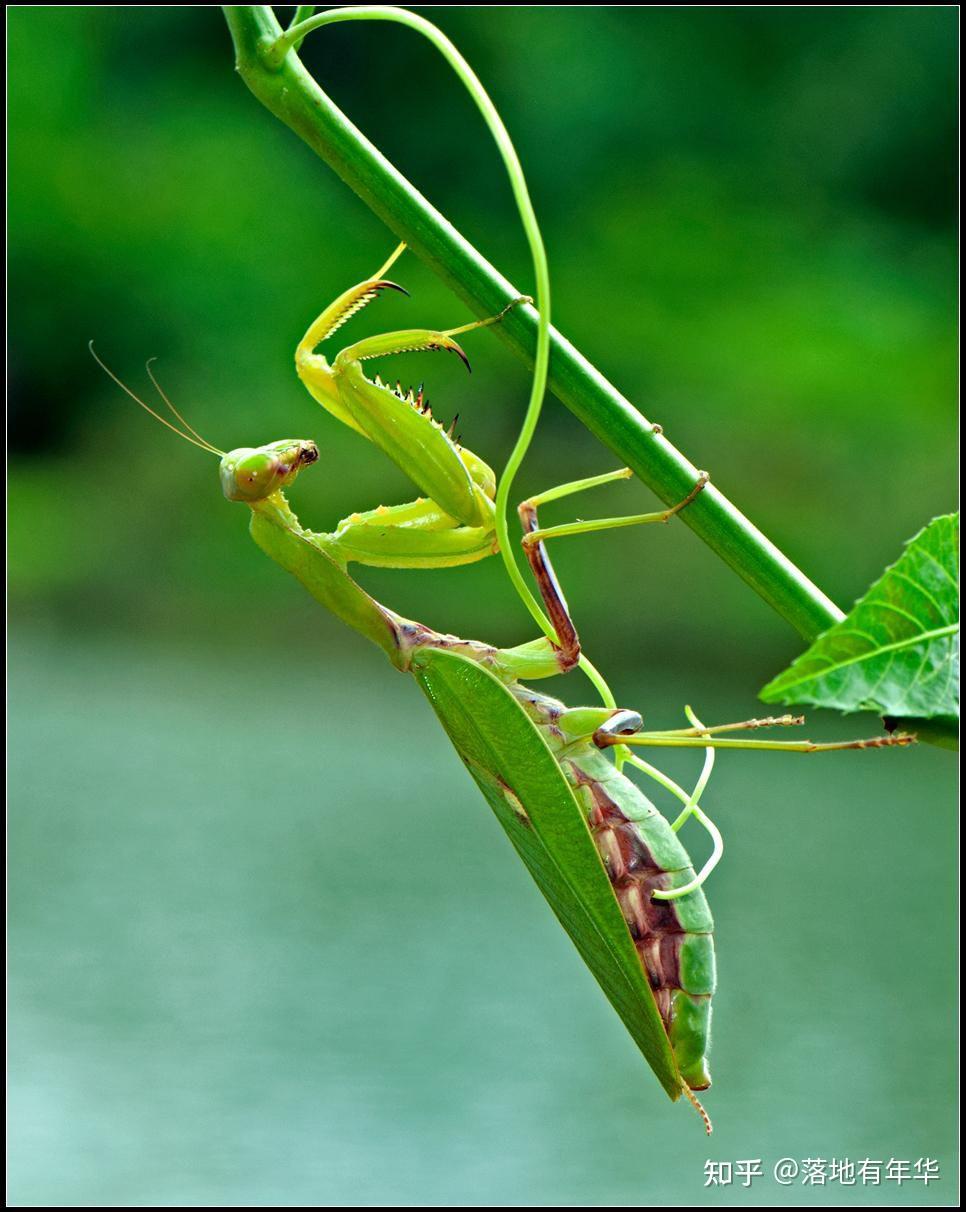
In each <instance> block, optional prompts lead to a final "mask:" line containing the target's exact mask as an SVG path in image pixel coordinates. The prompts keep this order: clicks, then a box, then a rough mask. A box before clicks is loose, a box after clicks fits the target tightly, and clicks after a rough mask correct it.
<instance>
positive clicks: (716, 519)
mask: <svg viewBox="0 0 966 1212" xmlns="http://www.w3.org/2000/svg"><path fill="white" fill-rule="evenodd" d="M225 16H226V19H227V21H228V26H229V28H230V30H231V34H232V38H233V41H234V44H235V57H236V67H237V70H238V72H239V74H240V75H241V77H242V79H243V80H244V81H245V83H246V84H247V85H248V87H249V88H250V89H251V91H252V92H253V93H254V95H255V96H256V97H257V98H258V99H259V100H260V101H261V102H262V103H263V104H264V105H265V106H266V107H267V108H268V109H269V110H270V111H271V112H272V113H273V114H274V115H275V116H276V117H277V118H279V119H281V121H283V122H284V123H285V124H286V125H287V126H289V127H291V128H292V130H293V131H295V133H296V134H297V135H299V136H300V137H301V138H302V139H303V140H304V141H305V142H306V143H307V144H308V145H309V147H311V148H312V150H313V151H315V152H316V153H317V154H318V155H319V156H320V157H321V158H322V159H323V160H324V161H325V162H326V163H327V164H328V165H329V166H330V167H331V168H332V169H333V170H334V171H335V172H336V173H337V174H338V176H340V177H341V178H342V180H343V181H345V183H346V184H347V185H349V186H350V187H351V188H352V189H353V190H354V191H355V193H357V194H358V195H359V197H360V198H361V199H362V200H363V201H364V202H365V203H366V205H367V206H369V208H370V209H371V210H372V211H373V212H374V213H375V214H376V215H377V216H378V217H379V218H380V219H381V220H382V221H383V222H384V223H385V224H386V226H387V227H388V228H389V229H390V230H391V231H392V232H394V233H395V235H396V236H397V237H398V238H399V239H400V240H404V241H405V242H406V243H407V244H408V245H409V246H410V248H412V249H413V251H414V252H415V253H416V254H417V256H419V258H420V259H421V260H422V261H424V262H425V263H426V264H427V265H429V266H430V268H431V269H433V270H434V271H435V272H436V273H437V274H438V275H439V277H440V278H441V279H442V280H443V281H444V282H445V283H446V284H447V285H448V286H449V287H450V288H451V289H452V290H453V292H454V293H455V294H456V295H458V296H459V297H460V298H461V299H463V300H464V302H465V303H466V304H467V306H468V307H469V308H470V309H471V310H472V311H473V312H474V313H475V314H476V315H477V316H479V317H483V316H487V315H492V314H494V313H495V312H498V311H500V309H501V308H502V307H503V305H504V304H505V303H506V302H507V300H508V299H509V298H513V297H515V296H517V295H519V294H520V293H521V292H520V291H518V290H517V289H516V288H515V287H514V286H512V285H511V284H510V283H509V282H508V281H507V280H506V279H505V278H503V277H502V276H501V275H500V274H499V273H498V272H497V271H496V270H495V269H494V268H493V266H492V265H490V264H489V263H488V262H487V261H486V260H485V258H484V257H482V256H481V255H480V253H478V252H477V251H476V249H474V248H473V247H472V245H471V244H470V243H469V242H468V241H467V240H466V239H464V237H463V236H462V235H461V234H460V233H459V232H458V231H457V230H456V228H454V227H453V225H452V224H451V223H450V222H449V221H448V220H447V219H445V218H444V217H443V216H442V215H441V214H440V213H439V212H438V211H437V210H435V209H434V208H433V207H432V206H431V205H430V203H429V202H428V201H427V200H426V199H425V198H424V197H423V196H422V194H420V193H419V191H418V190H417V189H416V188H415V187H414V186H413V185H411V184H410V183H409V182H408V181H407V180H406V179H405V177H403V176H402V174H401V173H400V172H399V171H398V170H397V169H396V168H395V167H394V166H393V165H392V164H390V162H389V161H388V160H387V159H386V158H385V156H383V155H382V153H381V152H380V151H379V150H378V149H377V148H376V147H375V146H373V144H372V143H370V142H369V140H368V139H367V138H366V137H365V136H364V135H363V134H362V132H361V131H359V130H358V129H357V128H356V127H355V126H353V124H352V123H351V122H350V121H349V119H348V118H347V117H346V116H345V114H343V113H342V112H341V110H339V109H338V107H337V106H335V105H334V104H333V103H332V101H331V100H330V99H329V98H328V97H327V96H326V94H325V93H324V92H323V91H322V90H321V89H320V88H319V86H318V84H317V83H316V82H315V80H314V79H313V78H312V76H311V75H309V73H308V72H307V71H306V70H305V68H304V67H303V66H302V64H301V62H300V61H299V59H298V56H297V54H296V53H295V51H294V50H290V51H289V52H288V53H287V54H286V55H285V56H284V57H283V58H281V61H280V62H277V61H276V58H275V57H273V53H272V50H273V47H274V46H275V44H276V42H277V40H278V38H279V37H280V36H281V35H282V33H283V30H282V28H281V26H280V25H279V24H278V22H277V20H276V19H275V15H274V13H273V11H272V9H271V8H270V7H268V6H267V5H229V6H226V7H225ZM276 55H277V52H276ZM495 331H496V332H497V334H498V335H499V336H500V337H501V338H502V339H503V340H505V341H506V342H507V343H508V344H509V345H510V347H511V348H512V349H513V350H514V351H515V352H516V353H517V354H518V355H519V356H520V357H522V358H523V360H524V361H525V362H527V363H528V364H530V365H532V362H533V357H534V350H535V347H536V340H537V320H536V316H535V314H534V312H533V311H532V309H530V308H514V310H513V311H512V312H510V313H508V314H507V316H506V317H505V319H504V321H503V323H501V324H500V325H499V326H498V327H497V328H496V329H495ZM549 386H550V390H551V391H552V392H553V394H554V395H555V396H556V397H557V398H558V399H559V400H561V402H562V403H563V404H565V405H566V406H567V407H568V408H569V409H570V411H571V412H573V414H574V415H575V416H576V417H577V418H578V419H579V420H580V421H581V422H582V423H583V424H584V425H585V426H586V427H587V428H588V429H589V430H590V431H591V433H593V434H594V435H595V436H596V437H597V438H599V439H600V440H601V441H602V442H603V443H604V444H605V445H606V446H608V447H609V448H610V449H611V450H612V451H613V452H614V453H615V454H616V455H617V456H618V458H620V459H621V460H623V462H625V463H626V464H627V465H628V466H629V467H630V468H631V469H632V470H633V471H634V473H635V474H636V475H637V476H638V477H639V478H640V479H641V480H642V481H643V482H644V483H645V484H646V485H647V486H648V487H649V488H650V489H652V491H653V492H655V493H656V495H657V496H658V497H659V498H660V499H661V500H662V501H664V502H665V503H667V504H669V505H670V504H673V503H674V502H675V501H679V500H680V499H681V498H682V497H684V496H685V495H686V494H687V492H688V491H689V489H690V488H691V487H692V485H693V484H694V482H695V479H696V478H697V475H698V469H697V468H696V467H695V466H694V465H693V464H692V463H691V462H690V461H689V460H688V459H687V458H685V456H684V455H683V454H681V452H680V451H678V450H677V449H675V447H674V446H673V445H672V444H671V443H670V442H669V441H668V440H667V439H666V438H665V437H664V436H663V435H662V434H661V433H660V432H659V431H658V430H656V429H655V428H654V426H653V425H651V423H650V422H648V421H647V420H646V419H645V418H644V417H643V416H642V415H641V413H640V412H638V410H637V409H636V408H635V407H634V406H633V405H632V404H631V403H630V402H629V401H628V400H626V399H625V398H624V397H623V396H622V395H621V394H620V392H618V391H617V389H616V388H615V387H614V386H612V385H611V384H610V383H609V382H608V381H607V380H606V379H605V378H604V376H603V375H602V374H601V373H600V372H599V371H598V370H596V369H595V368H594V367H593V366H592V365H591V364H590V362H588V361H587V359H586V358H584V357H583V356H582V355H581V354H580V353H579V352H578V351H577V350H576V349H575V348H574V347H573V346H572V345H571V344H570V343H569V342H568V341H567V340H566V339H565V338H564V337H563V336H561V335H560V333H559V332H557V331H556V330H555V329H553V330H552V331H551V353H550V379H549ZM712 470H713V469H712ZM681 520H682V521H683V522H685V523H686V525H688V526H689V527H690V528H691V529H692V530H693V531H694V532H695V534H697V535H698V536H699V538H701V539H702V540H703V541H704V542H705V543H707V545H708V546H709V547H710V548H711V549H712V550H713V551H714V552H715V553H716V554H717V555H719V556H720V557H721V559H722V560H724V561H725V563H726V564H728V565H729V567H731V568H732V569H733V570H734V571H735V572H737V573H738V575H739V576H740V577H741V578H742V579H743V580H744V581H746V582H747V583H748V584H749V585H750V586H751V587H752V588H753V589H754V590H755V591H756V593H758V594H759V595H760V596H761V597H762V598H763V599H764V600H765V601H766V602H767V603H768V604H769V605H770V606H771V607H772V608H773V609H774V610H775V611H777V613H778V614H779V615H781V616H782V618H784V619H785V620H787V622H789V623H790V624H791V625H792V626H793V627H794V628H795V629H796V630H797V631H798V632H799V633H800V634H801V635H802V636H804V637H805V638H806V639H808V640H811V639H814V638H815V637H816V636H817V635H818V634H819V633H820V632H822V631H824V630H825V629H826V628H828V627H830V626H831V625H832V624H833V623H836V622H838V620H839V619H841V618H842V617H843V615H842V612H841V611H840V610H839V609H838V608H837V607H836V606H835V605H834V603H833V602H831V601H830V600H829V599H828V598H827V597H826V596H825V594H823V593H822V591H821V590H820V589H818V588H817V586H815V585H814V584H812V582H811V581H810V580H809V579H808V577H806V576H805V574H804V573H803V572H802V571H801V570H800V569H798V568H797V567H796V566H795V565H794V564H793V563H792V562H791V560H789V559H788V558H787V557H786V556H785V555H784V554H783V553H782V552H781V551H779V549H778V548H777V547H776V546H775V545H774V544H773V543H772V542H770V541H769V540H768V539H767V538H766V537H765V536H764V535H763V534H762V533H761V532H760V531H759V530H758V529H756V527H755V526H753V525H752V523H751V522H750V521H749V520H748V519H747V518H746V517H745V516H744V515H743V514H742V513H741V512H740V510H738V509H737V508H736V507H735V506H734V505H733V504H732V503H731V502H730V501H729V500H728V498H727V497H725V496H724V494H723V493H721V492H720V491H719V490H718V489H717V488H716V487H715V486H714V484H713V482H712V483H711V484H709V485H708V486H707V487H706V488H705V489H704V491H703V492H702V493H701V494H700V495H699V496H698V498H697V499H696V500H695V501H694V502H693V503H692V504H691V505H689V506H688V508H687V509H686V510H684V511H683V513H682V514H681Z"/></svg>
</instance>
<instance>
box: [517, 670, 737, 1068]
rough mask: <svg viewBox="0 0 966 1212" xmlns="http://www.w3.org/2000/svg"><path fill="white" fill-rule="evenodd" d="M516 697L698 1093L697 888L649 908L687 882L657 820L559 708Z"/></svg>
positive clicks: (703, 961)
mask: <svg viewBox="0 0 966 1212" xmlns="http://www.w3.org/2000/svg"><path fill="white" fill-rule="evenodd" d="M516 693H517V697H518V699H519V700H520V702H521V703H522V705H523V707H524V709H525V710H526V711H527V714H528V715H529V716H530V718H531V719H532V720H533V722H534V723H535V724H536V725H537V727H538V728H539V729H540V731H541V732H542V733H543V734H544V737H545V739H546V740H547V741H548V743H549V744H550V747H551V749H552V750H553V752H554V754H555V757H556V759H557V762H558V765H559V766H560V768H561V770H562V771H563V774H564V776H565V778H566V779H567V782H568V783H569V784H570V786H571V788H572V790H573V792H574V795H575V797H576V799H577V801H578V803H579V804H580V806H581V808H582V809H583V811H584V813H585V816H586V820H587V824H588V827H589V828H590V831H591V834H592V835H593V838H594V841H595V842H596V844H597V849H598V852H599V853H600V857H601V859H602V861H603V863H604V867H605V869H606V871H607V875H608V877H609V879H610V881H611V886H612V887H613V889H614V894H615V896H616V898H617V900H618V903H619V904H620V907H621V911H622V912H623V914H624V920H625V921H626V922H627V927H628V929H629V931H630V933H631V937H632V938H633V940H634V945H635V947H636V949H637V953H638V955H639V956H640V959H641V963H642V964H643V966H644V970H645V972H646V973H647V977H648V982H649V984H650V986H651V991H652V993H653V995H654V1000H655V1002H656V1004H657V1008H658V1011H659V1013H660V1015H661V1019H662V1021H663V1023H664V1027H665V1030H666V1031H667V1034H668V1039H669V1040H670V1042H671V1047H672V1049H673V1051H674V1057H675V1060H676V1061H677V1064H678V1067H679V1069H680V1073H681V1076H682V1078H683V1079H684V1081H685V1082H686V1083H687V1085H688V1087H689V1088H690V1089H692V1090H704V1089H707V1087H708V1086H709V1085H710V1084H711V1077H710V1074H709V1072H708V1063H707V1053H708V1048H709V1044H710V1032H711V995H712V994H713V993H714V988H715V960H714V942H713V939H712V931H713V929H714V922H713V919H712V917H711V911H710V909H709V908H708V902H707V901H706V900H705V896H704V893H703V892H702V891H701V889H700V888H696V889H695V890H694V891H692V892H689V893H687V894H685V895H684V896H682V897H679V898H678V899H676V900H671V901H667V900H655V899H654V898H653V893H654V892H656V891H658V890H667V889H672V888H679V887H681V886H682V885H684V884H686V883H689V882H691V881H692V880H693V879H694V878H695V875H694V869H693V867H692V865H691V860H690V858H689V857H688V854H687V851H686V850H685V849H684V847H683V846H682V844H681V842H680V841H679V840H678V837H677V834H676V833H675V832H674V830H673V829H672V828H671V826H670V824H669V823H668V821H667V820H666V818H665V817H664V816H663V815H662V814H661V813H660V812H659V811H658V810H657V808H655V806H654V805H653V804H652V803H651V802H650V800H649V799H648V798H647V797H646V796H645V795H644V794H643V792H642V791H641V790H640V788H639V787H637V786H636V785H635V784H634V783H632V782H631V781H630V779H628V778H625V776H624V775H623V774H621V772H620V771H619V770H618V769H617V768H616V767H615V766H614V764H613V763H612V762H611V760H610V759H609V758H608V757H607V756H606V755H605V754H604V753H602V752H601V750H600V749H598V748H597V747H596V746H595V745H594V744H593V742H592V741H591V740H590V738H589V737H586V736H584V737H578V738H577V739H576V740H572V739H570V738H569V737H568V735H567V729H566V726H565V722H564V726H563V727H562V726H561V724H562V717H565V716H566V714H567V712H566V708H564V706H563V705H562V704H561V703H558V702H557V701H556V700H554V699H549V698H545V697H544V696H543V695H538V694H535V693H534V692H533V691H531V690H528V689H527V688H525V687H522V686H520V687H517V688H516Z"/></svg>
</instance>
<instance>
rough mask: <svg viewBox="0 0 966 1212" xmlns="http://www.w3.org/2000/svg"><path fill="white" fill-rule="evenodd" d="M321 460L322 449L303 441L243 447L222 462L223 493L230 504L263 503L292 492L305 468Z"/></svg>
mask: <svg viewBox="0 0 966 1212" xmlns="http://www.w3.org/2000/svg"><path fill="white" fill-rule="evenodd" d="M318 457H319V448H318V446H316V444H315V443H314V442H310V441H307V440H305V439H302V438H283V439H282V441H280V442H271V443H270V444H269V445H268V446H256V447H252V446H239V448H238V449H237V450H230V451H229V452H228V453H227V454H226V455H225V456H224V457H223V458H222V460H221V464H220V466H219V469H218V471H219V475H220V476H221V490H222V492H223V493H224V494H225V496H226V497H227V498H228V500H229V501H247V502H249V503H251V502H253V501H263V500H264V499H265V498H266V497H270V496H271V495H272V493H273V492H278V491H279V489H282V488H288V486H289V485H290V484H291V483H292V481H293V480H294V479H295V477H296V476H297V475H298V473H299V472H300V471H301V470H302V468H303V467H308V466H309V465H310V464H311V463H315V462H316V461H317V460H318Z"/></svg>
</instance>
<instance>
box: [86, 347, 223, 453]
mask: <svg viewBox="0 0 966 1212" xmlns="http://www.w3.org/2000/svg"><path fill="white" fill-rule="evenodd" d="M87 348H88V349H89V350H90V351H91V357H92V358H93V359H94V361H95V362H96V363H97V365H98V366H99V367H100V368H101V370H103V371H104V373H105V374H106V375H107V376H108V377H109V378H111V379H113V380H114V382H115V383H116V384H117V385H118V387H120V389H121V391H123V392H124V393H125V394H126V395H128V396H130V397H131V399H132V400H133V401H134V403H135V404H140V405H141V407H142V408H143V409H144V411H145V412H148V413H150V414H151V416H152V417H154V419H155V420H156V421H160V422H161V424H162V425H164V426H165V427H166V428H167V429H170V430H171V432H172V433H175V434H177V435H178V437H179V438H184V440H185V441H186V442H190V443H191V445H192V446H197V447H198V449H199V450H204V451H206V452H207V453H208V454H213V455H217V456H218V457H219V458H223V457H224V454H225V452H224V451H223V450H219V449H218V447H217V446H213V445H212V444H211V442H208V441H207V440H206V439H205V438H203V437H202V436H201V434H200V433H198V431H197V430H196V429H195V428H194V427H193V426H191V425H189V424H188V422H187V421H186V420H185V419H184V417H183V416H182V415H181V413H180V412H178V410H177V409H176V408H175V406H174V405H173V404H172V403H171V401H170V400H169V399H168V397H167V396H166V395H165V394H164V392H163V391H162V389H161V384H160V383H159V382H158V380H157V379H156V378H155V376H154V372H153V371H152V370H151V363H152V362H153V361H155V359H154V358H149V359H148V361H147V363H146V366H145V369H146V370H147V372H148V378H149V379H150V380H151V382H152V383H153V384H154V387H155V390H156V391H157V393H158V395H159V396H160V397H161V399H162V400H163V401H164V403H165V404H166V405H167V407H168V408H169V409H170V410H171V412H172V413H173V414H174V416H175V417H176V418H177V420H178V421H180V422H181V424H182V425H183V426H184V427H185V429H187V430H188V433H185V432H184V431H183V430H181V429H179V428H178V427H177V425H172V424H171V422H170V421H169V420H168V419H167V418H166V417H162V416H161V414H160V413H158V412H155V410H154V409H153V408H152V407H151V405H150V404H145V402H144V401H143V400H142V399H141V397H140V396H138V395H135V393H134V392H133V391H132V390H131V388H130V387H128V385H127V384H126V383H125V382H123V381H122V380H121V379H119V378H118V377H117V375H116V374H115V373H114V371H113V370H111V368H110V367H109V366H108V365H107V364H106V363H105V362H104V361H102V359H101V358H100V357H99V356H98V354H97V351H96V350H95V349H94V342H93V341H88V343H87Z"/></svg>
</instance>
